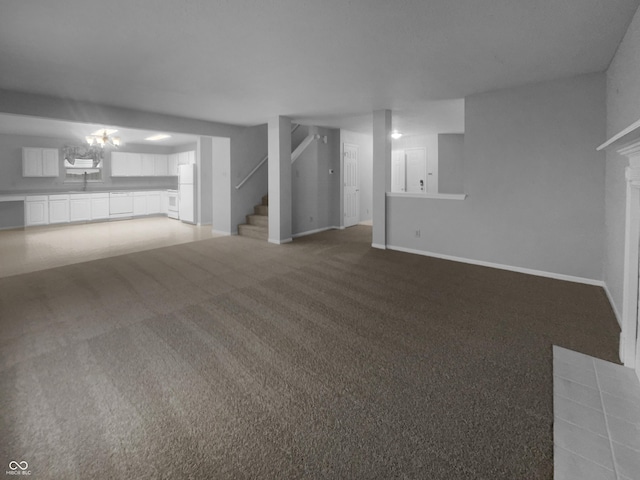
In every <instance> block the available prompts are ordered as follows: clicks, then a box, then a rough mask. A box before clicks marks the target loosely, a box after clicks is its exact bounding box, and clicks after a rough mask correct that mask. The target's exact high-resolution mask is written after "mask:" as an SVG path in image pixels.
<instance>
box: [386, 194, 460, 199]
mask: <svg viewBox="0 0 640 480" xmlns="http://www.w3.org/2000/svg"><path fill="white" fill-rule="evenodd" d="M467 196H468V195H467V194H466V193H399V192H387V198H420V199H432V200H464V199H466V198H467Z"/></svg>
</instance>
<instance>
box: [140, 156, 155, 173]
mask: <svg viewBox="0 0 640 480" xmlns="http://www.w3.org/2000/svg"><path fill="white" fill-rule="evenodd" d="M140 159H141V161H142V176H143V177H155V175H156V156H155V155H154V154H152V153H141V154H140Z"/></svg>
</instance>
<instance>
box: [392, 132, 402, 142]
mask: <svg viewBox="0 0 640 480" xmlns="http://www.w3.org/2000/svg"><path fill="white" fill-rule="evenodd" d="M401 137H402V134H401V133H400V132H399V131H398V130H394V131H393V133H392V134H391V138H393V139H394V140H398V139H399V138H401Z"/></svg>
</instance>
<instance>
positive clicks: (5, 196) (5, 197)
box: [0, 188, 173, 202]
mask: <svg viewBox="0 0 640 480" xmlns="http://www.w3.org/2000/svg"><path fill="white" fill-rule="evenodd" d="M168 190H173V189H171V188H111V189H107V190H87V191H83V190H66V191H64V190H60V191H45V192H43V191H42V190H36V191H24V190H22V191H16V192H10V191H4V192H0V202H19V201H21V200H24V199H25V197H27V196H32V195H77V194H85V195H86V194H89V193H111V192H164V191H168Z"/></svg>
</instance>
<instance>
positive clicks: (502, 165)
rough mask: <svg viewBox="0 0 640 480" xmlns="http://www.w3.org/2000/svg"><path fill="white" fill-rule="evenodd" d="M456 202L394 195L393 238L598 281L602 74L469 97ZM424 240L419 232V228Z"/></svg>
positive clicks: (390, 215) (601, 224)
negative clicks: (460, 197) (459, 193)
mask: <svg viewBox="0 0 640 480" xmlns="http://www.w3.org/2000/svg"><path fill="white" fill-rule="evenodd" d="M465 105H466V109H465V110H466V111H465V139H464V159H465V161H464V180H465V185H464V189H465V193H468V195H469V197H468V198H467V199H466V200H464V201H458V200H429V199H409V198H389V199H388V205H387V211H388V218H387V220H388V242H387V243H388V244H390V245H393V246H400V247H405V248H411V249H417V250H422V251H426V252H434V253H437V254H444V255H451V256H457V257H462V258H466V259H471V260H476V261H485V262H492V263H496V264H502V265H507V266H512V267H520V268H526V269H533V270H539V271H543V272H550V273H555V274H561V275H569V276H574V277H582V278H586V279H595V280H601V279H602V278H603V273H602V262H603V243H604V235H603V231H604V175H605V172H604V155H602V154H601V153H599V152H596V151H595V148H596V147H597V146H598V145H599V144H601V143H602V142H603V141H604V139H605V78H604V75H603V74H591V75H582V76H577V77H572V78H568V79H562V80H556V81H550V82H543V83H537V84H533V85H528V86H524V87H520V88H514V89H505V90H500V91H495V92H489V93H485V94H480V95H474V96H471V97H468V98H467V99H466V101H465ZM416 229H420V230H421V237H420V238H416V237H415V230H416Z"/></svg>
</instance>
